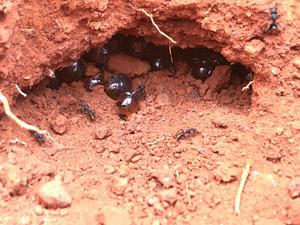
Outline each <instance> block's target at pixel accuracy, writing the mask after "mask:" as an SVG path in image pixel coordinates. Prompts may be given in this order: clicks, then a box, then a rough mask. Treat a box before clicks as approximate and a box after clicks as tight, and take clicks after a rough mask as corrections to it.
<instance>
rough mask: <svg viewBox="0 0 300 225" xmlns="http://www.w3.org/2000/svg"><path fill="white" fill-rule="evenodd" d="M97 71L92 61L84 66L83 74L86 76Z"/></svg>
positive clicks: (93, 74) (90, 75)
mask: <svg viewBox="0 0 300 225" xmlns="http://www.w3.org/2000/svg"><path fill="white" fill-rule="evenodd" d="M98 73H99V69H98V68H97V67H96V66H95V65H94V64H92V63H88V64H87V67H86V72H85V75H86V76H88V77H92V76H95V75H96V74H98Z"/></svg>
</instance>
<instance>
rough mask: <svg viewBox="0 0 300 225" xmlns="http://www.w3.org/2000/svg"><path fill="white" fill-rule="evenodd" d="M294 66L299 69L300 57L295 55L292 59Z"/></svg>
mask: <svg viewBox="0 0 300 225" xmlns="http://www.w3.org/2000/svg"><path fill="white" fill-rule="evenodd" d="M293 64H294V66H295V67H296V68H297V69H299V70H300V57H299V56H297V57H296V58H295V59H294V61H293Z"/></svg>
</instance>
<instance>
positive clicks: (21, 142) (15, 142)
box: [9, 138, 27, 146]
mask: <svg viewBox="0 0 300 225" xmlns="http://www.w3.org/2000/svg"><path fill="white" fill-rule="evenodd" d="M9 143H10V144H21V145H24V146H27V143H26V142H25V141H21V140H19V139H18V138H16V139H14V140H10V141H9Z"/></svg>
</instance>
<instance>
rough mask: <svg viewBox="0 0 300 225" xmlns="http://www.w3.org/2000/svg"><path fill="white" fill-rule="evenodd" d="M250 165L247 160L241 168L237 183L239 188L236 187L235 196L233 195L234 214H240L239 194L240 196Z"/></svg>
mask: <svg viewBox="0 0 300 225" xmlns="http://www.w3.org/2000/svg"><path fill="white" fill-rule="evenodd" d="M250 167H251V163H250V162H247V163H246V166H245V168H244V169H243V173H242V176H241V181H240V185H239V188H238V190H237V193H236V196H235V203H234V212H235V213H236V214H240V212H241V211H240V205H241V196H242V192H243V190H244V187H245V184H246V181H247V178H248V176H249V171H250Z"/></svg>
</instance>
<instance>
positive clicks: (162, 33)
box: [129, 4, 177, 44]
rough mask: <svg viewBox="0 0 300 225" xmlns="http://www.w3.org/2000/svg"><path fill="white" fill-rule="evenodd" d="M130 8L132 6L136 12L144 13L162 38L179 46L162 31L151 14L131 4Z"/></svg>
mask: <svg viewBox="0 0 300 225" xmlns="http://www.w3.org/2000/svg"><path fill="white" fill-rule="evenodd" d="M129 6H130V7H131V8H133V9H134V10H136V11H139V12H142V13H144V14H145V15H146V16H148V17H149V18H150V20H151V22H152V24H153V26H154V27H155V28H156V30H157V31H158V32H159V33H160V34H161V35H162V36H164V37H165V38H167V39H169V41H171V42H172V43H174V44H177V42H176V41H174V39H172V38H171V37H170V36H168V35H167V34H166V33H164V32H163V31H161V30H160V28H159V27H158V25H157V24H156V23H155V21H154V19H153V17H152V15H151V14H150V13H148V12H147V11H146V10H145V9H139V8H136V7H134V6H133V5H131V4H129Z"/></svg>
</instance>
